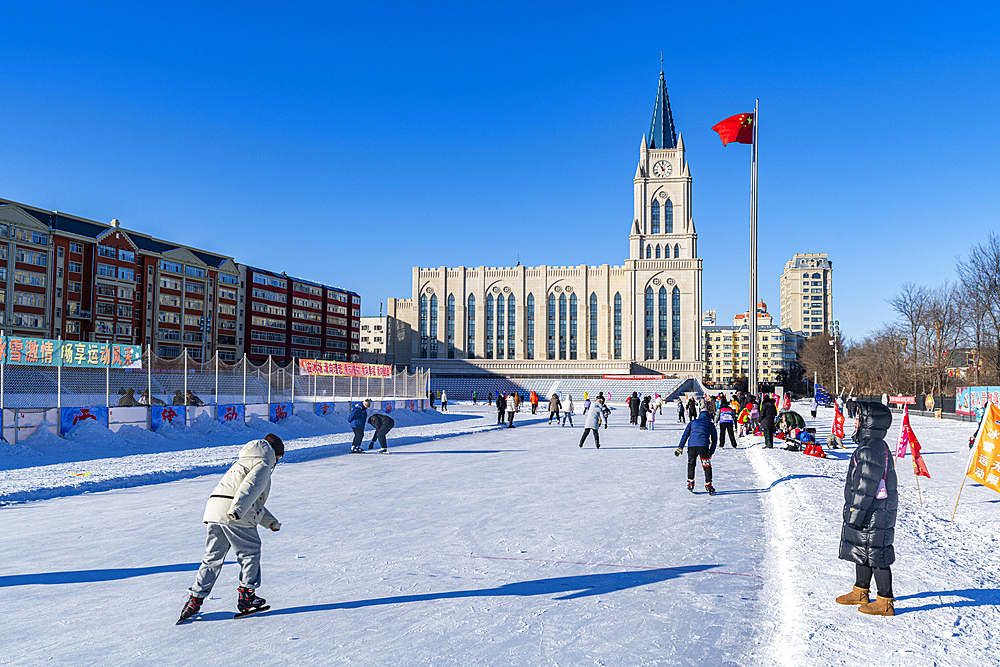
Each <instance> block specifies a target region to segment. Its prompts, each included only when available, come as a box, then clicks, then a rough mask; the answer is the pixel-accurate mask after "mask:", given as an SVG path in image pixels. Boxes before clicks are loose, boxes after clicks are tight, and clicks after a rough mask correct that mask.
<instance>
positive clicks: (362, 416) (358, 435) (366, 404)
mask: <svg viewBox="0 0 1000 667" xmlns="http://www.w3.org/2000/svg"><path fill="white" fill-rule="evenodd" d="M433 395H434V394H433V393H432V394H431V396H433ZM371 406H372V399H370V398H366V399H365V400H363V401H361V402H360V403H355V404H354V407H352V408H351V414H350V415H348V416H347V423H348V424H350V426H351V429H352V430H353V431H354V443H353V444H352V445H351V453H352V454H363V453H364V450H363V449H361V441H362V440H363V439H364V437H365V422H366V421H368V408H370V407H371Z"/></svg>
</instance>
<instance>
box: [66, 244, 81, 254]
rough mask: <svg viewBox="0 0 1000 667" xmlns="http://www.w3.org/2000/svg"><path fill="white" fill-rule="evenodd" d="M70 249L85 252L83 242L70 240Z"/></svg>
mask: <svg viewBox="0 0 1000 667" xmlns="http://www.w3.org/2000/svg"><path fill="white" fill-rule="evenodd" d="M69 251H70V252H80V253H82V252H83V244H82V243H73V242H70V244H69Z"/></svg>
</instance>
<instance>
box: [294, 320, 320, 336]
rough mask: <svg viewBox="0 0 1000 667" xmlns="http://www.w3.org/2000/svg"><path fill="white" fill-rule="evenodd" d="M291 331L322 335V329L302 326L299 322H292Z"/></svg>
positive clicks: (309, 325)
mask: <svg viewBox="0 0 1000 667" xmlns="http://www.w3.org/2000/svg"><path fill="white" fill-rule="evenodd" d="M292 331H301V332H302V333H310V334H321V333H323V327H321V326H317V325H315V324H303V323H301V322H292Z"/></svg>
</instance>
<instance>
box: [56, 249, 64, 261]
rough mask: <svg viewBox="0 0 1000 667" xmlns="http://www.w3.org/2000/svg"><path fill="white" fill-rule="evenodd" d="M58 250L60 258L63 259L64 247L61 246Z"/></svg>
mask: <svg viewBox="0 0 1000 667" xmlns="http://www.w3.org/2000/svg"><path fill="white" fill-rule="evenodd" d="M56 252H57V253H58V256H59V259H62V256H63V249H62V248H59V249H58V250H57V251H56Z"/></svg>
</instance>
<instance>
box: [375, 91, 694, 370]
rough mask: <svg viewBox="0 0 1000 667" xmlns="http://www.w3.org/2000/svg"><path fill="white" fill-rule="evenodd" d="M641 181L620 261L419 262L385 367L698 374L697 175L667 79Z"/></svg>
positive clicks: (391, 320)
mask: <svg viewBox="0 0 1000 667" xmlns="http://www.w3.org/2000/svg"><path fill="white" fill-rule="evenodd" d="M632 183H633V186H632V187H633V200H634V211H635V213H634V216H633V220H632V222H631V223H629V224H628V231H629V236H628V241H629V244H628V245H629V255H628V259H626V260H625V261H624V263H623V264H621V265H609V264H602V265H600V266H586V265H580V266H534V267H531V266H516V267H485V266H479V267H465V266H459V267H451V268H449V267H438V268H425V267H414V268H413V283H412V293H411V296H410V298H408V299H389V300H388V312H387V315H388V318H387V341H386V342H387V349H386V356H387V361H388V362H389V363H395V364H402V365H412V366H419V367H423V368H430V369H432V372H434V373H436V374H443V375H447V376H470V377H471V376H484V375H493V376H496V375H499V376H505V377H595V376H601V375H651V374H662V375H665V376H667V377H676V378H697V379H701V377H702V332H701V308H702V303H701V259H699V257H698V234H697V233H696V232H695V226H694V219H693V217H692V210H691V172H690V170H689V168H688V163H687V160H686V159H685V155H684V140H683V138H682V137H681V136H680V135H679V134H678V133H677V132H676V130H675V129H674V120H673V116H672V114H671V111H670V99H669V97H668V96H667V85H666V80H665V78H664V75H663V72H660V81H659V88H658V90H657V92H656V104H655V107H654V109H653V118H652V122H651V124H650V128H649V133H648V135H645V136H644V137H643V139H642V143H641V145H640V146H639V160H638V165H637V166H636V170H635V178H634V179H633V182H632ZM624 227H625V225H624V224H622V230H623V231H624Z"/></svg>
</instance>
